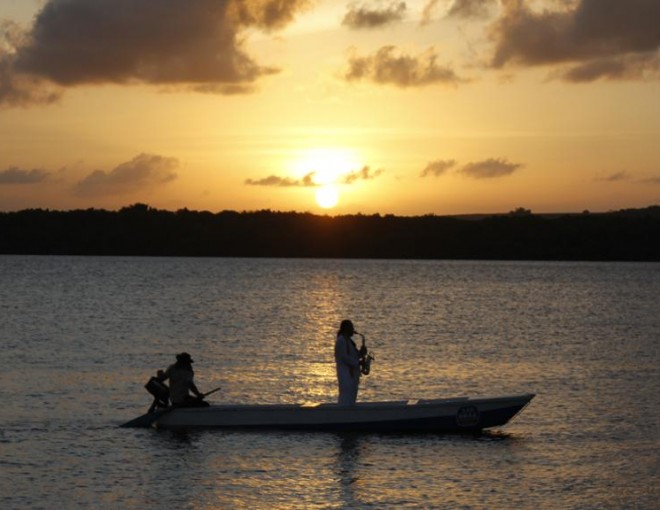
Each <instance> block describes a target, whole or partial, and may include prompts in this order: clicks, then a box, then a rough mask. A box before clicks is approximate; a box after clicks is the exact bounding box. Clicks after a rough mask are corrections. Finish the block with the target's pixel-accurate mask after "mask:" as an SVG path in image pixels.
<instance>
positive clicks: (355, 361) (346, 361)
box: [335, 320, 363, 406]
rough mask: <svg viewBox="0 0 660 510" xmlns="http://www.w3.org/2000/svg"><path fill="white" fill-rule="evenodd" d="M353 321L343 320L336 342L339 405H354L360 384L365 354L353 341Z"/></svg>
mask: <svg viewBox="0 0 660 510" xmlns="http://www.w3.org/2000/svg"><path fill="white" fill-rule="evenodd" d="M354 332H355V329H354V328H353V323H352V322H351V321H349V320H343V321H342V322H341V325H340V326H339V331H338V332H337V341H336V342H335V363H336V364H337V383H338V384H339V400H338V403H339V405H349V406H350V405H353V404H355V401H356V400H357V394H358V386H359V385H360V357H361V356H363V353H361V352H360V351H359V350H358V348H357V346H356V345H355V342H354V341H353V338H352V337H353V333H354Z"/></svg>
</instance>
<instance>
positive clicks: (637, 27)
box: [491, 0, 660, 82]
mask: <svg viewBox="0 0 660 510" xmlns="http://www.w3.org/2000/svg"><path fill="white" fill-rule="evenodd" d="M502 5H503V14H502V16H501V18H500V19H499V20H498V21H497V22H496V23H495V24H494V25H493V27H492V29H491V37H492V38H493V40H494V41H495V52H494V56H493V59H492V66H493V67H495V68H502V67H504V66H508V65H519V66H539V65H553V66H562V68H563V69H562V72H561V73H560V76H561V77H562V78H563V79H565V80H567V81H572V82H588V81H594V80H597V79H612V80H622V79H647V78H657V77H660V24H659V23H658V20H659V19H660V2H658V1H657V0H626V1H625V2H623V1H621V0H579V1H576V2H567V3H566V4H564V3H559V4H558V6H557V7H555V9H554V10H544V11H542V12H534V11H532V10H531V9H530V8H529V7H528V6H527V5H528V4H526V3H525V2H522V1H521V0H503V3H502Z"/></svg>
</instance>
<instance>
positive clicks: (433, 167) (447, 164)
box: [420, 159, 456, 177]
mask: <svg viewBox="0 0 660 510" xmlns="http://www.w3.org/2000/svg"><path fill="white" fill-rule="evenodd" d="M454 166H456V161H455V160H453V159H445V160H443V159H438V160H436V161H431V162H430V163H429V164H428V165H426V168H424V170H422V173H421V175H420V177H428V176H430V175H432V176H434V177H439V176H441V175H443V174H445V173H447V172H448V171H449V170H450V169H451V168H453V167H454Z"/></svg>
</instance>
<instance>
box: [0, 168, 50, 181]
mask: <svg viewBox="0 0 660 510" xmlns="http://www.w3.org/2000/svg"><path fill="white" fill-rule="evenodd" d="M50 175H51V174H50V172H47V171H45V170H40V169H37V168H34V169H32V170H22V169H20V168H17V167H9V168H7V169H6V170H0V185H3V184H36V183H38V182H43V181H45V180H46V179H48V178H49V177H50Z"/></svg>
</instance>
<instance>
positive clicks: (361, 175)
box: [341, 166, 384, 184]
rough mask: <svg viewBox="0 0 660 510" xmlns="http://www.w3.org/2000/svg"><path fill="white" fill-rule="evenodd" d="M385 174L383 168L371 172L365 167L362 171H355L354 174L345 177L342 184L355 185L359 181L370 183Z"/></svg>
mask: <svg viewBox="0 0 660 510" xmlns="http://www.w3.org/2000/svg"><path fill="white" fill-rule="evenodd" d="M383 172H384V170H383V169H382V168H379V169H378V170H371V168H370V167H368V166H363V167H362V168H361V169H360V170H355V171H354V172H350V173H348V174H346V175H345V176H343V177H342V179H341V182H342V184H353V183H354V182H355V181H359V180H363V181H368V180H371V179H375V178H376V177H378V176H379V175H381V174H382V173H383Z"/></svg>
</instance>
